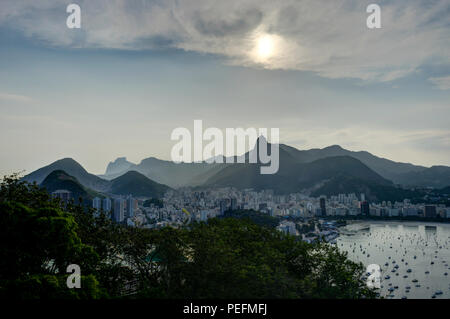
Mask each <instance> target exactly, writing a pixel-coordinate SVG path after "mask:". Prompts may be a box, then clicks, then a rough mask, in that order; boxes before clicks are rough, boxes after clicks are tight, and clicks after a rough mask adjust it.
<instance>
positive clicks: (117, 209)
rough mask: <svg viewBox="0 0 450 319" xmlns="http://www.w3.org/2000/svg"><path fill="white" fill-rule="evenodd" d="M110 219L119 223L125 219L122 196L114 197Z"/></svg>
mask: <svg viewBox="0 0 450 319" xmlns="http://www.w3.org/2000/svg"><path fill="white" fill-rule="evenodd" d="M112 219H113V220H114V221H115V222H117V223H120V222H122V221H123V220H124V219H125V200H124V199H122V198H116V199H115V200H114V211H113V215H112Z"/></svg>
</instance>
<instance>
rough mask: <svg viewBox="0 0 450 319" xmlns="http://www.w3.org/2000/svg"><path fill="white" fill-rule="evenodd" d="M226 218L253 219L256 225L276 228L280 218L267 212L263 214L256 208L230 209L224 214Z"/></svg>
mask: <svg viewBox="0 0 450 319" xmlns="http://www.w3.org/2000/svg"><path fill="white" fill-rule="evenodd" d="M223 217H224V218H230V217H231V218H238V219H244V220H248V221H251V222H253V223H255V224H256V225H259V226H261V227H267V228H275V227H277V226H278V223H279V221H278V218H275V217H271V216H269V215H267V214H262V213H260V212H257V211H255V210H252V209H250V210H247V209H238V210H228V211H226V212H224V214H223Z"/></svg>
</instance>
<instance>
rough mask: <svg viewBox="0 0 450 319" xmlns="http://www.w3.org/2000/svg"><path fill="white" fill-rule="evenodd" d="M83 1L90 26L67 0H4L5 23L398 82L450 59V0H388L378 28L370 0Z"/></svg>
mask: <svg viewBox="0 0 450 319" xmlns="http://www.w3.org/2000/svg"><path fill="white" fill-rule="evenodd" d="M76 2H77V3H78V4H79V5H80V6H81V10H82V29H81V30H70V29H67V28H66V27H65V19H66V18H67V13H66V12H65V7H66V5H67V1H62V0H61V1H49V0H40V1H20V0H3V1H2V11H1V12H0V26H3V27H8V28H13V29H15V30H19V31H20V32H23V33H24V34H25V35H27V36H29V37H33V38H37V39H40V40H42V41H45V42H47V43H49V44H50V45H54V46H63V47H79V48H108V49H111V48H112V49H126V50H143V49H159V48H174V49H181V50H186V51H194V52H199V53H207V54H218V55H220V56H223V57H224V58H225V59H226V61H227V63H231V64H235V65H241V66H250V67H263V68H268V69H288V70H303V71H312V72H315V73H317V74H319V75H321V76H323V77H328V78H359V79H363V80H368V81H392V80H395V79H397V78H400V77H404V76H407V75H409V74H411V73H412V72H415V71H416V70H417V69H418V68H419V67H420V66H421V65H422V64H424V63H426V62H427V61H430V60H432V61H439V63H442V64H445V65H449V64H450V57H449V55H448V52H450V30H449V29H450V27H449V25H450V3H449V2H448V1H447V0H433V1H431V2H430V1H429V0H408V1H406V0H405V1H379V4H380V7H381V21H382V22H381V23H382V28H381V29H374V30H370V29H368V28H367V27H366V18H367V16H368V14H367V13H366V6H367V4H368V3H364V2H361V1H355V0H335V1H326V2H322V1H320V2H319V1H316V0H301V1H297V0H285V1H273V0H248V1H240V0H227V1H211V0H183V1H177V0H153V1H150V0H149V1H142V0H98V1H87V0H78V1H76ZM262 34H271V35H274V36H276V38H277V39H278V41H277V42H278V43H277V48H276V49H277V53H276V54H274V56H272V57H270V58H268V59H266V60H265V61H264V62H263V63H262V62H261V61H257V59H255V57H254V53H253V52H254V49H255V45H256V39H257V38H258V37H259V36H260V35H262ZM445 87H446V86H445Z"/></svg>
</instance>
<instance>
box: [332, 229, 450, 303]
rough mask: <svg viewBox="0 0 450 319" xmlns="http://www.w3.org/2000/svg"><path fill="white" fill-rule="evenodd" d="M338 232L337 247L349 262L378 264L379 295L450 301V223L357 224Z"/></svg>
mask: <svg viewBox="0 0 450 319" xmlns="http://www.w3.org/2000/svg"><path fill="white" fill-rule="evenodd" d="M341 230H342V232H341V235H340V236H339V237H338V239H337V241H336V244H337V246H338V248H339V249H340V250H343V251H347V252H348V256H349V258H350V259H351V260H354V261H358V262H362V263H363V264H364V265H365V266H366V267H367V266H368V265H369V264H378V265H380V267H381V269H382V271H381V274H382V276H381V286H382V288H381V289H380V290H379V291H380V295H381V296H384V297H387V298H402V297H407V298H427V299H428V298H432V296H435V298H436V299H443V298H445V299H449V298H450V266H449V265H450V224H436V223H421V222H401V223H400V222H397V223H396V222H358V223H354V224H350V225H347V226H346V227H344V228H341ZM386 263H388V265H387V266H386V265H385V264H386ZM396 265H398V268H395V267H396ZM408 269H410V272H408ZM392 270H395V272H392ZM426 272H429V273H426ZM445 273H448V275H445ZM397 274H398V275H397ZM386 275H388V276H390V279H385V276H386ZM404 276H407V277H406V278H404ZM413 280H417V282H413ZM395 286H398V288H394V287H395ZM407 287H410V288H409V289H408V288H407ZM389 288H394V289H393V291H392V292H390V291H389ZM391 290H392V289H391ZM439 291H440V292H442V294H439ZM436 292H438V294H436Z"/></svg>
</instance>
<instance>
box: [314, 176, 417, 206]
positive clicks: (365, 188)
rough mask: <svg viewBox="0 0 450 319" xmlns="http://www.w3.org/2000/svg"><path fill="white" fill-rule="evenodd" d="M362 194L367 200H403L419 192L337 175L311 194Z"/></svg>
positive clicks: (315, 195)
mask: <svg viewBox="0 0 450 319" xmlns="http://www.w3.org/2000/svg"><path fill="white" fill-rule="evenodd" d="M349 193H355V194H357V195H358V194H361V193H363V194H364V195H365V197H366V199H367V200H369V201H372V202H380V201H402V200H403V199H405V198H409V199H412V198H415V197H417V196H418V193H417V192H415V191H412V190H406V189H403V188H399V187H395V186H393V185H385V184H378V183H368V182H367V181H365V180H361V179H359V178H356V177H352V176H345V175H340V176H335V177H333V178H332V179H330V180H328V181H326V182H325V183H324V184H323V185H322V186H320V187H319V188H317V189H315V190H314V191H313V192H312V193H311V195H312V196H314V197H319V196H321V195H325V196H333V195H338V194H349Z"/></svg>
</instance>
